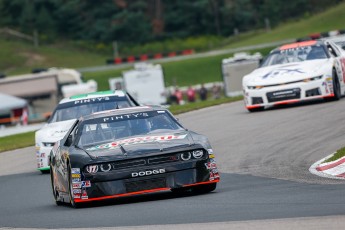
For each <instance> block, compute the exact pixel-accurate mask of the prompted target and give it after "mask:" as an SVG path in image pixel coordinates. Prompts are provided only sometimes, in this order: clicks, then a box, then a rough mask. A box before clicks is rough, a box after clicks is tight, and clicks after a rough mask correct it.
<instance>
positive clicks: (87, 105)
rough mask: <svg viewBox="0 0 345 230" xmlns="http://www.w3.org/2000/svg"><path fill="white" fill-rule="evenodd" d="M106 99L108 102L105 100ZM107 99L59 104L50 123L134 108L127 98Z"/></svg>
mask: <svg viewBox="0 0 345 230" xmlns="http://www.w3.org/2000/svg"><path fill="white" fill-rule="evenodd" d="M105 98H106V100H104V99H105ZM105 98H94V99H92V100H91V99H84V100H77V101H71V102H67V103H63V104H59V105H58V106H57V108H56V109H55V111H54V113H53V114H52V116H51V118H50V120H49V122H48V123H53V122H58V121H65V120H70V119H75V118H79V117H82V116H85V115H89V114H91V113H95V112H100V111H104V110H111V109H121V108H127V107H131V106H132V105H131V104H130V102H129V101H127V100H126V99H125V97H123V99H122V98H121V99H119V98H118V97H105Z"/></svg>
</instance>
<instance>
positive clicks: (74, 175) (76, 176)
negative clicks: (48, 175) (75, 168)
mask: <svg viewBox="0 0 345 230" xmlns="http://www.w3.org/2000/svg"><path fill="white" fill-rule="evenodd" d="M72 178H80V174H78V173H72Z"/></svg>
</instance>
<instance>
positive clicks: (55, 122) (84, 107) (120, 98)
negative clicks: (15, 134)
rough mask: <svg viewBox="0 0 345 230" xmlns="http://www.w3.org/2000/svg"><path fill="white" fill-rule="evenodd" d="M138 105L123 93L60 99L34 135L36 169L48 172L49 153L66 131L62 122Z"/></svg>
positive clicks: (107, 92) (97, 93)
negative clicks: (45, 121)
mask: <svg viewBox="0 0 345 230" xmlns="http://www.w3.org/2000/svg"><path fill="white" fill-rule="evenodd" d="M138 105H139V104H138V103H137V102H136V101H135V100H134V99H133V98H132V97H131V95H129V94H128V93H125V92H123V91H102V92H96V93H90V94H82V95H76V96H73V97H69V98H65V99H62V100H61V101H60V103H59V104H58V106H57V107H56V108H55V111H54V112H53V114H52V116H51V117H50V119H49V120H48V122H47V124H46V125H45V126H44V127H43V128H42V129H40V130H38V131H37V132H36V134H35V143H36V158H37V169H38V170H40V171H41V172H42V173H45V172H49V169H50V167H49V162H48V159H49V154H50V151H51V149H52V147H53V145H54V143H55V142H56V141H58V140H60V139H61V138H63V137H64V135H65V133H66V132H67V131H68V130H66V129H64V127H63V125H61V122H62V121H66V120H71V119H74V118H79V117H81V116H84V115H88V114H91V113H93V112H97V111H103V110H109V109H114V108H125V107H130V106H138Z"/></svg>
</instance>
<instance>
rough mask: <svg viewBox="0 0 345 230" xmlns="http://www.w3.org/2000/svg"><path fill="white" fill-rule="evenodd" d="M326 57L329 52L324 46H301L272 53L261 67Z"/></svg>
mask: <svg viewBox="0 0 345 230" xmlns="http://www.w3.org/2000/svg"><path fill="white" fill-rule="evenodd" d="M325 58H327V54H326V52H325V49H324V48H323V46H320V45H315V46H300V47H295V48H291V49H284V50H277V51H275V52H273V53H270V54H269V56H268V57H267V58H266V59H265V60H264V62H263V63H262V64H261V67H265V66H271V65H279V64H286V63H291V62H303V61H308V60H315V59H325Z"/></svg>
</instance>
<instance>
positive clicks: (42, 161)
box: [36, 144, 53, 171]
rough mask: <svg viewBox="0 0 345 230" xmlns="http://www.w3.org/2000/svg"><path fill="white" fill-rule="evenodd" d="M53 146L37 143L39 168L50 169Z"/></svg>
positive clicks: (41, 169)
mask: <svg viewBox="0 0 345 230" xmlns="http://www.w3.org/2000/svg"><path fill="white" fill-rule="evenodd" d="M52 148H53V147H46V146H42V145H38V144H36V159H37V170H40V171H46V170H49V169H50V166H49V156H50V151H51V150H52Z"/></svg>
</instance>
